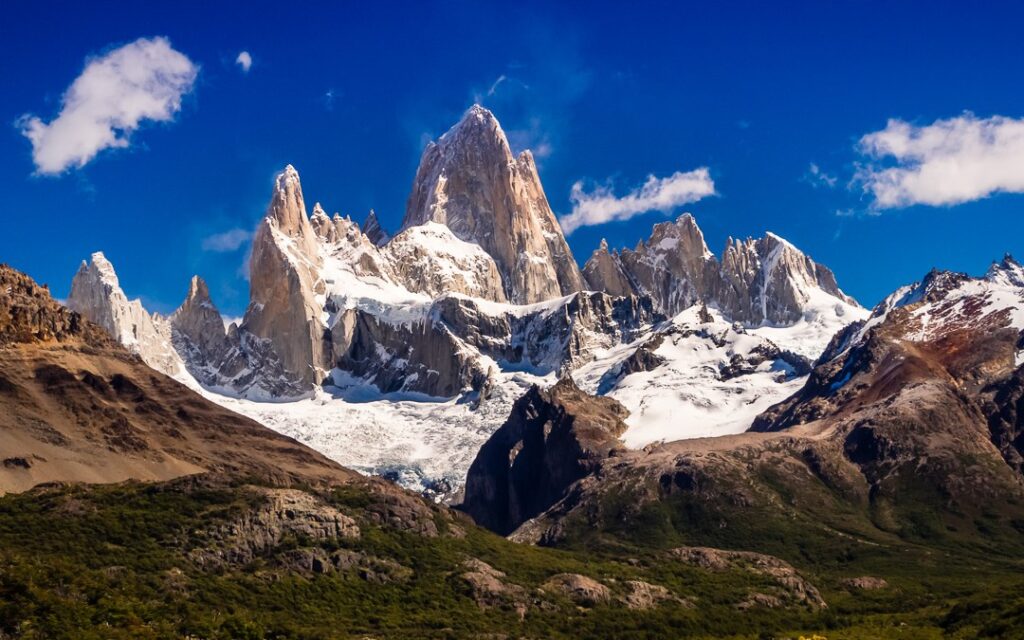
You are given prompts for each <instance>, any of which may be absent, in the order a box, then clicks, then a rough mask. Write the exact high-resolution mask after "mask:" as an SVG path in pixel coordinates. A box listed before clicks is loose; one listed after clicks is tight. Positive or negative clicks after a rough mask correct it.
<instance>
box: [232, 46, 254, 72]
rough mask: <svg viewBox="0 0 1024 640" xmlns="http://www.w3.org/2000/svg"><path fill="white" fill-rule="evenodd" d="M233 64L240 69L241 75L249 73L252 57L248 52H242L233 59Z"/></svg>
mask: <svg viewBox="0 0 1024 640" xmlns="http://www.w3.org/2000/svg"><path fill="white" fill-rule="evenodd" d="M235 64H237V65H238V66H240V67H242V73H249V69H251V68H252V56H251V55H249V52H248V51H243V52H241V53H239V54H238V57H237V58H235Z"/></svg>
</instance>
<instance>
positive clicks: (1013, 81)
mask: <svg viewBox="0 0 1024 640" xmlns="http://www.w3.org/2000/svg"><path fill="white" fill-rule="evenodd" d="M71 4H72V3H58V4H49V5H48V3H45V2H35V3H18V4H15V5H12V6H8V7H5V20H4V25H3V26H0V36H2V37H0V87H2V89H0V92H2V93H0V96H2V99H0V123H2V126H0V191H2V193H3V194H4V195H3V198H2V204H0V216H2V219H3V222H4V224H3V232H2V233H0V261H4V262H7V263H9V264H11V265H13V266H15V267H17V268H20V269H23V270H24V271H26V272H28V273H29V274H31V275H32V276H34V277H35V278H37V279H38V280H40V281H42V282H46V283H48V284H50V285H51V288H52V289H53V291H54V293H55V294H56V295H58V296H64V295H66V294H67V291H68V288H69V286H70V280H71V277H72V275H73V273H74V271H75V269H76V268H77V265H78V263H79V262H80V261H81V260H82V259H83V258H85V257H87V256H88V255H89V253H91V252H92V251H95V250H103V251H104V252H106V253H107V255H108V257H109V258H110V259H111V260H112V262H113V263H114V264H115V266H116V267H117V269H118V272H119V274H120V276H121V280H122V284H123V286H124V288H125V289H126V291H127V292H128V294H129V295H130V296H139V297H141V298H142V299H143V301H144V302H145V303H146V304H147V305H148V306H149V307H150V308H151V309H155V310H160V311H170V310H172V309H173V308H174V307H175V306H176V305H177V304H178V303H179V301H180V299H181V298H182V297H183V296H184V294H185V291H186V288H187V285H188V279H189V277H190V276H191V275H192V274H193V273H199V274H200V275H202V276H203V277H204V278H206V279H207V281H208V282H209V283H210V288H211V292H212V294H213V296H214V300H215V302H216V303H217V304H218V305H219V306H220V307H221V308H222V310H223V311H225V312H226V313H227V314H232V315H234V314H240V313H241V312H242V311H243V310H244V307H245V304H246V302H247V298H248V290H247V287H248V285H247V283H246V281H245V279H244V277H243V274H242V270H241V269H240V266H241V265H242V263H243V260H244V256H245V251H246V244H245V242H244V236H245V233H244V232H245V231H247V230H251V229H252V228H254V227H255V225H256V224H257V222H258V221H259V219H260V218H261V216H262V214H263V211H264V209H265V207H266V204H267V200H268V197H269V193H270V186H271V180H272V177H273V174H274V173H275V172H276V171H277V170H279V169H280V168H282V167H283V166H284V165H285V164H287V163H291V164H293V165H295V167H296V168H297V169H298V170H299V172H300V174H301V176H302V180H303V189H304V191H305V194H306V198H307V203H308V205H309V206H310V207H311V206H312V203H313V201H317V200H319V201H321V202H322V203H323V204H324V207H325V208H326V209H327V210H328V211H329V212H334V211H340V212H341V213H342V214H346V213H351V214H352V215H353V216H354V217H356V218H357V219H359V220H361V219H362V218H363V216H364V215H365V214H366V212H367V211H368V210H369V209H370V208H371V207H372V208H374V209H376V211H377V212H378V214H379V216H380V218H381V220H382V222H383V223H384V225H385V226H386V227H388V228H389V229H391V230H394V229H395V228H396V227H397V226H398V224H399V223H400V221H401V218H402V215H403V212H404V206H405V200H406V198H407V196H408V193H409V190H410V186H411V183H412V179H413V175H414V173H415V170H416V165H417V163H418V160H419V155H420V152H421V150H422V147H423V145H424V143H425V141H426V140H428V139H430V138H431V137H436V136H438V135H440V134H441V133H443V132H444V131H445V130H446V129H447V128H448V127H449V126H450V125H451V124H453V123H454V122H455V121H457V120H458V118H459V117H460V115H461V113H462V112H463V111H464V110H465V109H466V108H467V107H468V106H470V105H471V104H472V103H473V102H474V101H477V100H479V101H481V102H482V103H483V104H484V105H485V106H487V107H489V108H491V109H492V110H493V111H494V112H495V114H496V115H497V116H498V118H499V119H500V120H501V122H502V124H503V126H504V128H505V130H506V131H507V132H509V134H510V137H511V138H512V142H513V144H514V145H515V146H516V147H517V148H523V147H531V148H533V149H534V150H535V152H537V156H538V161H539V166H540V173H541V178H542V180H543V183H544V187H545V189H546V191H547V195H548V198H549V199H550V201H551V204H552V207H553V208H554V210H555V212H556V213H557V214H559V215H565V214H569V213H570V212H571V211H572V210H573V206H574V204H573V201H572V200H571V199H570V193H571V190H572V187H573V185H574V184H575V183H577V182H580V181H582V185H583V187H582V188H583V189H584V192H586V193H593V192H594V190H595V189H598V188H604V189H607V190H610V193H611V194H613V195H615V196H616V197H623V196H627V195H628V194H629V193H630V192H631V190H634V189H636V188H638V187H640V185H642V184H643V183H644V182H645V180H647V179H648V177H649V176H652V175H653V176H655V177H657V178H666V177H669V176H672V175H673V174H674V173H676V172H689V171H693V170H696V169H699V168H703V167H706V168H707V170H708V173H709V176H710V178H711V179H712V180H713V182H714V190H715V192H716V195H714V196H712V197H705V198H702V199H700V200H698V201H696V202H693V203H692V204H687V205H685V206H680V207H668V208H669V209H670V210H669V211H650V212H647V213H641V214H638V215H635V216H633V217H631V218H629V219H628V220H623V221H618V222H611V223H606V224H599V225H591V226H583V227H580V228H578V229H576V230H575V231H574V232H573V233H572V234H571V235H570V237H569V240H570V245H571V246H572V249H573V251H574V252H575V253H576V256H577V259H578V260H580V261H581V262H582V261H584V260H585V259H586V258H587V257H588V256H589V254H590V252H591V251H592V250H593V249H594V248H595V247H596V245H597V244H598V242H599V240H600V239H601V238H602V237H607V238H608V239H609V242H610V243H611V244H612V245H613V246H624V245H630V246H631V245H633V244H635V243H636V241H637V240H638V239H641V238H643V237H646V236H647V235H648V233H649V232H650V228H651V226H652V225H653V224H654V223H655V222H658V221H660V220H664V219H666V218H667V217H669V216H674V215H676V214H678V213H680V212H682V211H684V210H685V211H691V212H693V213H694V214H695V215H696V217H697V220H698V223H699V224H700V225H701V227H702V229H703V230H704V232H705V235H706V237H707V239H708V243H709V245H710V246H711V249H712V250H713V251H715V252H716V253H719V252H720V251H721V248H722V246H723V244H724V242H725V239H726V237H727V236H729V235H733V236H744V237H745V236H748V235H755V236H757V235H761V234H763V233H764V232H765V231H766V230H771V231H774V232H776V233H778V234H780V235H782V236H784V237H786V238H788V239H789V240H791V241H792V242H793V243H795V244H796V245H797V246H799V247H801V248H802V249H804V250H805V251H806V252H807V253H809V254H810V255H812V256H813V257H814V258H815V259H817V260H819V261H821V262H823V263H825V264H827V265H829V266H830V267H832V269H833V270H834V271H835V272H836V274H837V276H838V278H839V282H840V285H841V286H842V287H843V288H844V289H845V290H846V291H847V292H849V293H851V294H852V295H854V296H855V297H857V298H858V299H859V300H860V301H861V302H862V303H864V304H867V305H870V304H874V303H875V302H877V301H878V300H879V299H880V298H881V297H882V296H884V295H885V294H886V293H888V292H889V291H891V290H892V289H893V288H895V287H896V286H898V285H900V284H902V283H905V282H908V281H911V280H915V279H917V278H919V277H920V276H921V275H923V274H924V273H925V272H926V271H927V270H928V269H929V268H931V267H932V266H937V267H940V268H950V269H956V270H964V271H968V272H972V273H979V272H981V271H983V270H984V269H985V268H986V267H987V265H988V264H989V263H990V262H991V261H992V260H993V259H998V258H1000V257H1001V256H1002V254H1003V253H1004V252H1012V253H1016V254H1024V246H1022V245H1024V240H1022V238H1024V216H1022V215H1021V212H1022V211H1024V195H1022V194H1021V193H1020V192H1021V191H1024V144H1022V142H1021V140H1024V137H1022V134H1021V133H1020V128H1021V127H1022V126H1024V125H1022V124H1021V122H1020V120H1019V119H1020V118H1022V117H1024V77H1022V76H1024V71H1022V69H1024V44H1022V40H1021V38H1020V25H1021V24H1024V9H1022V8H1021V7H1020V6H1019V5H1015V4H1014V3H1005V4H1000V3H991V4H987V5H986V6H985V8H984V9H983V10H982V9H972V8H971V7H970V6H968V5H967V4H966V3H943V2H928V3H920V4H915V3H902V4H900V5H899V6H896V4H895V3H872V2H849V3H832V2H809V3H797V2H793V3H785V4H784V5H781V4H774V3H763V2H751V3H729V2H724V3H700V4H697V3H683V2H649V3H645V2H630V3H598V2H586V3H582V2H581V3H560V4H558V5H557V6H555V3H536V4H534V3H531V2H515V3H502V4H498V3H470V2H416V3H413V2H407V3H388V2H375V3H368V2H359V3H310V4H305V3H291V4H287V3H285V4H282V3H280V2H277V3H267V4H263V5H261V4H260V3H253V4H251V5H250V6H246V7H245V8H242V7H241V6H240V5H238V4H237V3H223V4H215V3H209V5H210V6H205V5H206V4H207V3H202V4H201V3H166V4H164V5H162V6H157V3H144V5H146V6H136V5H133V4H115V3H90V4H89V7H88V8H87V9H86V8H85V7H84V6H83V7H72V6H70V5H71ZM82 4H84V3H82ZM148 5H152V6H148ZM155 37H165V38H167V39H168V41H169V45H170V47H172V49H171V51H172V52H176V54H175V55H179V54H180V55H181V56H183V57H184V59H185V60H186V63H187V64H188V65H190V69H191V72H192V75H189V72H188V70H186V71H185V72H184V74H183V75H181V76H179V77H178V86H177V89H179V90H180V93H181V97H180V108H178V107H179V105H178V104H174V105H172V106H171V107H167V109H165V111H166V113H165V114H164V115H165V116H166V117H149V118H147V117H143V118H141V119H140V120H139V122H138V127H137V128H136V129H135V130H133V131H132V132H131V133H130V136H127V137H126V138H125V137H124V134H123V133H120V134H118V135H120V136H121V138H122V139H125V140H126V142H125V143H124V144H123V145H122V148H107V149H100V150H99V151H98V152H97V153H95V155H94V156H89V158H88V161H87V162H85V164H84V166H81V167H77V166H70V167H68V168H66V169H64V170H58V171H56V174H55V175H47V174H46V173H45V169H46V166H48V167H49V169H51V170H52V169H54V167H55V166H56V167H61V166H62V164H61V163H62V158H63V157H64V156H62V155H61V153H62V152H64V151H65V149H64V148H63V147H60V141H59V140H57V138H58V134H60V133H61V132H62V131H63V130H64V129H60V130H58V129H59V128H56V127H53V123H54V120H55V118H57V116H58V114H59V113H60V112H61V110H62V107H63V106H66V105H65V104H64V103H63V102H62V96H63V95H64V93H65V92H66V91H67V90H68V88H69V87H70V86H71V85H72V83H73V82H75V80H76V78H77V77H78V76H79V75H80V74H82V73H83V69H84V68H85V65H86V63H87V61H88V60H92V61H94V62H95V61H96V60H110V58H104V56H110V55H113V54H114V53H116V52H117V51H118V50H119V48H120V47H124V46H125V45H130V44H131V43H133V42H136V41H137V40H138V39H139V38H155ZM242 51H246V52H248V53H249V54H250V56H251V66H250V67H249V69H248V71H245V70H243V68H242V65H240V64H238V63H236V59H237V56H238V55H239V53H240V52H242ZM175 60H177V59H175ZM499 79H501V80H500V81H499ZM183 87H185V88H183ZM114 103H115V104H116V101H115V102H114ZM164 106H165V107H166V106H167V105H166V104H165V105H164ZM965 112H970V113H969V114H968V115H964V114H965ZM971 114H973V115H971ZM150 115H152V114H150ZM33 116H34V117H36V118H38V121H36V122H37V124H38V125H39V126H38V128H37V131H41V132H43V133H48V134H52V135H49V137H48V138H47V139H46V142H47V145H49V146H48V148H47V149H44V151H46V150H49V151H51V152H52V153H51V154H50V155H49V156H48V157H49V158H50V160H49V162H50V164H49V165H46V166H44V167H43V168H42V169H41V168H40V167H39V166H37V164H36V163H34V161H33V143H32V141H30V139H29V137H28V136H27V135H26V133H28V132H29V130H30V129H31V123H32V122H33V121H32V120H31V118H32V117H33ZM890 119H895V123H893V124H889V121H890ZM64 124H68V126H69V127H70V126H72V125H74V124H75V123H74V122H71V121H70V120H67V119H66V122H64ZM871 134H874V135H871ZM865 136H868V137H865ZM77 157H78V158H81V157H82V156H81V155H79V156H77ZM54 163H56V164H54ZM812 164H813V165H814V166H816V167H817V168H818V169H817V173H815V171H814V170H813V169H812ZM887 169H888V170H889V172H888V173H887V172H886V170H887ZM238 230H241V231H238ZM223 234H228V235H223Z"/></svg>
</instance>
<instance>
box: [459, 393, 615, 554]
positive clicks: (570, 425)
mask: <svg viewBox="0 0 1024 640" xmlns="http://www.w3.org/2000/svg"><path fill="white" fill-rule="evenodd" d="M625 414H626V411H625V409H624V408H623V407H622V405H620V404H619V403H617V402H615V401H614V400H612V399H610V398H595V397H593V396H588V395H587V394H585V393H583V392H582V391H580V390H579V388H578V387H577V386H576V385H575V384H574V383H573V382H572V379H571V378H564V379H562V380H561V381H559V382H558V384H556V385H554V386H553V387H551V388H550V389H547V390H542V389H540V388H538V387H533V388H532V389H530V391H529V392H527V393H526V395H524V396H523V397H522V398H520V399H519V400H518V401H517V402H516V404H515V406H513V407H512V413H511V415H510V416H509V418H508V420H507V421H506V422H505V424H503V425H502V426H501V427H500V428H499V429H498V430H497V431H496V432H495V433H494V435H493V436H491V438H490V440H488V441H487V443H485V444H484V446H483V447H482V448H481V449H480V453H479V454H478V455H477V458H476V460H475V461H474V462H473V466H472V467H470V469H469V475H468V476H467V477H466V494H465V500H464V501H463V503H462V507H461V508H462V509H463V510H465V511H466V512H467V513H469V514H470V515H471V516H473V519H474V520H476V522H477V523H478V524H480V525H482V526H485V527H487V528H489V529H491V530H492V531H496V532H498V533H500V534H502V535H506V534H509V533H511V532H512V531H514V530H515V529H516V528H517V527H519V525H521V524H522V523H523V522H525V521H527V520H529V519H530V518H532V517H534V516H537V515H539V514H541V513H543V512H544V511H545V510H547V509H548V508H549V507H551V506H552V505H553V504H555V502H557V501H558V500H560V499H561V498H562V497H563V496H564V494H565V492H566V491H567V490H568V488H569V486H570V485H571V484H572V483H574V482H576V481H577V480H579V479H580V478H583V477H584V476H586V475H587V474H589V473H590V472H591V471H593V470H594V469H595V468H596V467H597V465H598V464H599V463H600V461H601V460H603V459H605V458H607V457H608V456H609V455H610V454H611V452H612V451H614V450H615V449H616V448H617V447H621V442H620V441H619V439H618V438H619V436H620V435H622V433H623V432H624V431H625V430H626V425H625V423H624V422H623V421H622V418H624V417H625Z"/></svg>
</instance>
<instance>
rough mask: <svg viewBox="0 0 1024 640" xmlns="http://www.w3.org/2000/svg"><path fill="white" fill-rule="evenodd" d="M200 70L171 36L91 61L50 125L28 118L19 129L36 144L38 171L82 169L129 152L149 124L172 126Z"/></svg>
mask: <svg viewBox="0 0 1024 640" xmlns="http://www.w3.org/2000/svg"><path fill="white" fill-rule="evenodd" d="M198 73H199V67H198V66H196V65H195V64H193V63H192V61H191V60H189V59H188V58H187V57H186V56H185V55H183V54H182V53H180V52H178V51H175V50H174V49H172V48H171V43H170V42H169V41H168V40H167V38H152V39H148V38H139V39H138V40H136V41H135V42H132V43H130V44H126V45H124V46H123V47H120V48H118V49H114V50H113V51H111V52H109V53H107V54H105V55H103V56H100V57H97V58H93V59H92V60H89V61H88V62H87V63H86V65H85V69H84V70H83V71H82V74H81V75H80V76H78V77H77V78H75V81H74V82H73V83H71V86H70V87H69V88H68V90H67V91H66V92H65V93H64V96H63V97H62V98H61V103H62V106H61V110H60V113H59V114H58V115H57V117H56V118H55V119H53V120H52V121H50V122H49V123H48V124H47V123H44V122H43V121H42V120H41V119H40V118H38V117H36V116H33V115H29V114H26V115H24V116H22V117H21V118H19V119H18V122H17V126H18V127H19V128H20V129H21V132H22V134H24V135H25V137H26V138H28V139H29V140H30V141H31V142H32V160H33V161H34V162H35V165H36V171H37V172H38V173H42V174H58V173H61V172H62V171H64V170H65V169H67V168H68V167H72V166H74V167H82V166H85V164H86V163H88V162H89V161H90V160H92V159H93V158H94V157H96V154H97V153H99V152H100V151H102V150H103V149H108V148H125V147H127V146H128V144H129V138H130V137H131V134H132V132H134V131H135V130H136V129H137V128H138V127H139V125H140V124H141V123H142V121H144V120H154V121H157V122H167V121H169V120H171V119H172V118H173V117H174V114H176V113H177V112H178V111H179V110H180V109H181V98H182V96H183V95H185V94H186V93H188V92H189V91H191V90H192V86H193V84H194V83H195V79H196V74H198Z"/></svg>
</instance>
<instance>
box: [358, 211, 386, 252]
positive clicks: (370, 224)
mask: <svg viewBox="0 0 1024 640" xmlns="http://www.w3.org/2000/svg"><path fill="white" fill-rule="evenodd" d="M363 233H365V234H366V237H367V238H369V239H370V242H372V243H373V244H375V245H377V246H378V247H379V246H381V245H383V244H385V243H387V241H388V240H390V239H391V236H389V235H388V232H387V231H385V230H384V227H382V226H380V221H379V220H378V219H377V214H376V212H374V210H373V209H370V213H369V215H367V216H366V220H364V221H363Z"/></svg>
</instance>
